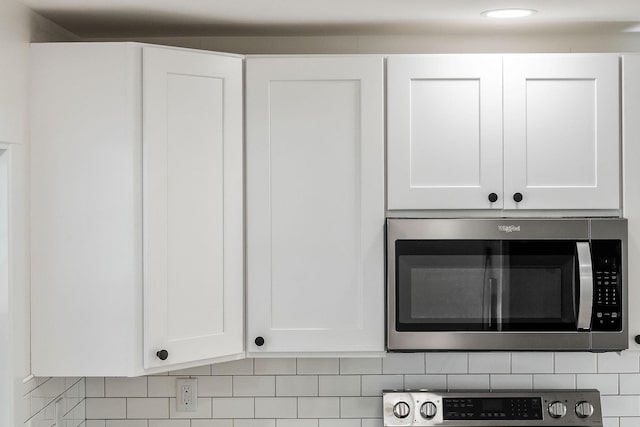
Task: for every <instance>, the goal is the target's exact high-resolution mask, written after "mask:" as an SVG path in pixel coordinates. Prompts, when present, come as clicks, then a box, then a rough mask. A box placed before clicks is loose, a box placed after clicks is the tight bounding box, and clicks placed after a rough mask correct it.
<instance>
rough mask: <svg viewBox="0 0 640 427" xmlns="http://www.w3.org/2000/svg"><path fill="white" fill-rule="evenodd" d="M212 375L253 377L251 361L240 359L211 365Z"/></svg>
mask: <svg viewBox="0 0 640 427" xmlns="http://www.w3.org/2000/svg"><path fill="white" fill-rule="evenodd" d="M211 374H212V375H253V359H241V360H234V361H231V362H224V363H216V364H214V365H211Z"/></svg>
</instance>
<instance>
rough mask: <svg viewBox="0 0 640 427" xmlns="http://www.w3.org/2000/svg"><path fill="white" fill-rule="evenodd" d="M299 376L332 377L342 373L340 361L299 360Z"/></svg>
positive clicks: (330, 359)
mask: <svg viewBox="0 0 640 427" xmlns="http://www.w3.org/2000/svg"><path fill="white" fill-rule="evenodd" d="M297 363H298V370H297V372H298V375H318V374H320V375H332V374H338V373H340V360H339V359H335V358H324V359H320V358H299V359H298V362H297Z"/></svg>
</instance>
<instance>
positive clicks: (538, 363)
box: [511, 353, 553, 374]
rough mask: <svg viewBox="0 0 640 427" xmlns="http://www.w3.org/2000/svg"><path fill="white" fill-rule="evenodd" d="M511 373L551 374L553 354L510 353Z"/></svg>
mask: <svg viewBox="0 0 640 427" xmlns="http://www.w3.org/2000/svg"><path fill="white" fill-rule="evenodd" d="M511 372H512V373H514V374H551V373H553V353H512V354H511Z"/></svg>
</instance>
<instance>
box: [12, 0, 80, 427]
mask: <svg viewBox="0 0 640 427" xmlns="http://www.w3.org/2000/svg"><path fill="white" fill-rule="evenodd" d="M65 39H66V40H69V39H73V35H72V34H70V33H68V32H67V31H65V30H63V29H62V28H60V27H58V26H57V25H55V24H53V23H51V22H49V21H47V20H45V19H44V18H42V17H39V16H37V15H35V14H34V13H32V12H31V11H30V10H29V9H27V8H26V7H25V6H23V5H21V4H20V3H18V2H17V1H16V0H0V144H2V147H3V151H4V153H3V158H4V159H5V160H7V159H8V160H9V162H8V165H5V170H8V185H5V187H7V186H8V195H7V196H6V197H4V200H1V201H0V203H3V204H4V205H5V206H4V208H5V209H6V210H7V211H8V217H9V218H8V231H9V236H8V242H7V239H6V238H3V239H2V240H3V241H2V242H0V245H4V246H5V247H7V246H8V248H9V265H8V277H9V281H8V286H5V287H4V288H2V287H0V292H2V293H1V294H0V301H2V302H3V304H4V305H5V307H7V309H5V310H2V311H0V324H2V328H0V349H2V352H3V353H4V354H3V360H2V363H0V425H2V426H15V425H20V424H22V422H23V421H24V420H25V419H26V418H27V416H28V414H29V412H28V408H27V403H28V401H27V400H25V399H23V384H22V380H23V379H24V378H25V377H26V376H28V375H29V373H30V367H29V244H28V242H29V228H28V221H29V210H28V208H29V204H28V203H29V193H28V173H29V169H28V153H29V146H28V136H29V133H28V119H27V118H28V104H27V99H28V90H29V86H28V84H29V81H28V78H29V42H30V41H32V40H33V41H36V40H37V41H41V40H65ZM7 200H8V207H7ZM4 273H5V274H6V273H7V272H6V271H5V272H4ZM0 305H1V304H0ZM7 349H8V350H7Z"/></svg>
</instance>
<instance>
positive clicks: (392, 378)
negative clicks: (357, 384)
mask: <svg viewBox="0 0 640 427" xmlns="http://www.w3.org/2000/svg"><path fill="white" fill-rule="evenodd" d="M402 388H404V376H403V375H363V376H362V395H363V396H382V390H391V389H402Z"/></svg>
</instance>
